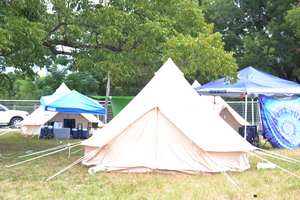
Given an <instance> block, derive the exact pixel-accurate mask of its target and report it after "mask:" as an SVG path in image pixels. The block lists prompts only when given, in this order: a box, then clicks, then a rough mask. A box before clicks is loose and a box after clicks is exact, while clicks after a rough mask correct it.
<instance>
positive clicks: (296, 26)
mask: <svg viewBox="0 0 300 200" xmlns="http://www.w3.org/2000/svg"><path fill="white" fill-rule="evenodd" d="M285 19H286V22H287V24H288V26H289V28H291V29H292V30H293V32H294V33H295V35H296V37H297V39H300V7H296V8H293V9H291V10H288V14H287V15H286V17H285Z"/></svg>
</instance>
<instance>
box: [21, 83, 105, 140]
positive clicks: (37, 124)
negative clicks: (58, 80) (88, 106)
mask: <svg viewBox="0 0 300 200" xmlns="http://www.w3.org/2000/svg"><path fill="white" fill-rule="evenodd" d="M69 91H71V90H70V89H69V88H68V87H67V86H66V85H65V84H64V83H62V84H61V85H60V86H59V88H57V89H56V91H55V92H54V93H53V94H55V95H57V94H63V93H65V92H69ZM63 119H75V120H76V122H77V123H82V124H83V128H87V127H88V122H91V123H98V124H99V127H102V126H103V123H102V122H101V121H100V120H99V119H97V117H95V116H94V115H92V114H71V113H58V112H51V111H45V110H44V108H43V106H39V107H38V108H37V109H36V110H34V111H33V112H32V113H31V114H30V115H29V116H27V117H26V118H25V119H24V120H23V121H22V122H21V132H22V134H24V135H39V134H40V132H41V128H42V126H43V125H44V124H45V123H47V122H49V121H63Z"/></svg>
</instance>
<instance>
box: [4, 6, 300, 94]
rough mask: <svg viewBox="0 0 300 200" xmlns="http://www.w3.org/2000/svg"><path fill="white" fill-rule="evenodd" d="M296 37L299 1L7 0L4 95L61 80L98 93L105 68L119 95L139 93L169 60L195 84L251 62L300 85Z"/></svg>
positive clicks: (41, 90) (35, 90)
mask: <svg viewBox="0 0 300 200" xmlns="http://www.w3.org/2000/svg"><path fill="white" fill-rule="evenodd" d="M299 38H300V9H299V4H298V1H297V0H199V1H193V0H153V1H148V0H125V1H124V0H122V1H121V0H111V1H107V0H103V1H101V0H100V1H99V2H96V1H89V0H18V1H13V0H3V1H0V98H15V99H38V98H39V97H40V96H41V95H46V94H50V93H52V92H53V91H54V90H55V88H56V87H58V86H59V84H60V83H61V82H62V81H65V82H66V84H67V85H68V86H70V87H71V88H73V89H76V90H78V91H80V92H82V93H84V94H88V95H93V94H100V95H101V94H105V86H106V76H107V73H108V72H110V74H111V76H112V89H111V91H112V94H113V95H135V94H136V93H137V92H138V91H139V90H140V89H141V88H142V87H143V86H144V85H145V84H146V83H147V82H148V81H149V79H150V78H151V77H152V76H153V73H154V72H155V71H156V70H157V69H158V68H159V67H160V66H161V64H162V63H163V62H164V61H165V60H166V59H167V58H168V57H172V58H173V59H174V60H175V62H176V63H177V64H178V65H179V67H180V68H181V69H182V70H183V72H184V73H185V76H186V77H187V78H188V80H189V81H192V80H194V79H197V80H198V81H200V82H201V83H205V82H207V81H210V80H212V79H215V78H218V77H220V76H224V75H228V76H234V74H235V72H236V70H238V68H239V67H244V66H246V65H253V66H255V67H258V68H263V69H264V70H267V71H269V72H272V73H274V74H276V75H279V76H281V77H283V78H287V79H290V80H294V81H298V82H299V81H300V67H299V64H300V55H299V54H300V46H299ZM7 67H13V68H14V69H15V70H14V72H12V73H4V72H5V69H7ZM36 67H41V68H42V67H47V69H48V71H49V72H50V75H48V76H46V77H42V78H41V77H39V76H37V75H36V73H35V72H34V70H33V69H34V68H36Z"/></svg>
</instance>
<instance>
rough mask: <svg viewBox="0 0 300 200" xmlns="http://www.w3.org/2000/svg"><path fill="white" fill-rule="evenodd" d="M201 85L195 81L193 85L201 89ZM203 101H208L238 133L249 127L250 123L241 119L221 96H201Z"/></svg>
mask: <svg viewBox="0 0 300 200" xmlns="http://www.w3.org/2000/svg"><path fill="white" fill-rule="evenodd" d="M200 86H201V84H200V83H199V82H198V81H197V80H195V81H194V82H193V84H192V88H194V89H195V88H197V87H200ZM200 97H201V98H202V99H206V100H207V101H209V102H210V103H211V105H212V108H211V109H213V110H214V111H215V112H216V113H218V114H219V115H220V117H222V119H224V120H225V121H226V122H227V123H228V124H229V125H230V126H231V127H232V128H233V129H235V130H236V131H237V132H238V131H239V128H240V127H241V126H246V125H249V123H248V122H247V121H246V120H245V119H244V118H243V117H241V116H240V115H239V114H238V113H237V112H236V111H235V110H234V109H233V108H232V107H231V106H230V105H228V104H227V103H226V102H225V101H224V99H223V98H222V97H220V96H209V95H201V96H200Z"/></svg>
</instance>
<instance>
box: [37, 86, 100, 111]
mask: <svg viewBox="0 0 300 200" xmlns="http://www.w3.org/2000/svg"><path fill="white" fill-rule="evenodd" d="M40 102H41V104H42V105H43V106H44V108H45V110H47V111H54V112H65V113H91V114H98V115H104V114H105V113H106V110H105V108H104V107H103V106H102V105H101V104H100V103H98V101H96V100H94V99H91V98H89V97H87V96H85V95H83V94H81V93H79V92H77V91H75V90H72V91H69V92H65V93H63V94H58V95H50V96H43V97H41V99H40Z"/></svg>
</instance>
